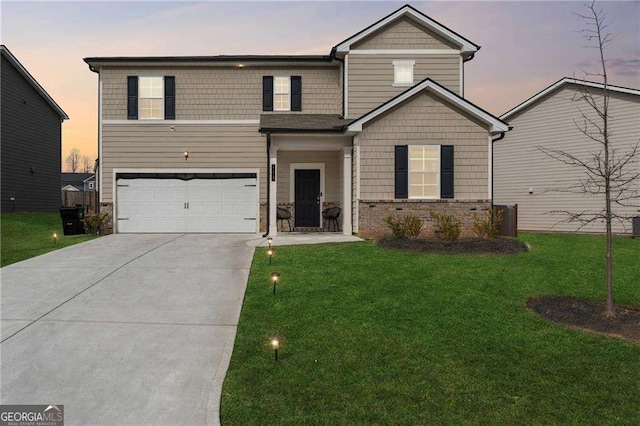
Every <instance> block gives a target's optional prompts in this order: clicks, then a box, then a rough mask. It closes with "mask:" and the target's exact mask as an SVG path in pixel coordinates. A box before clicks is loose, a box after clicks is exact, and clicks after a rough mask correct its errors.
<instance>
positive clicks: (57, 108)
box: [0, 44, 69, 120]
mask: <svg viewBox="0 0 640 426" xmlns="http://www.w3.org/2000/svg"><path fill="white" fill-rule="evenodd" d="M0 53H1V54H2V56H4V57H5V58H7V60H8V61H9V62H10V63H11V65H13V67H14V68H15V69H16V70H18V72H19V73H20V75H22V77H23V78H24V79H25V80H27V82H28V83H29V84H30V85H31V86H32V87H33V88H34V90H35V91H36V92H37V93H38V94H39V95H40V96H41V97H42V98H43V99H44V100H45V101H46V102H47V103H48V104H49V106H51V108H53V110H54V111H55V112H56V113H58V115H59V116H60V118H61V119H62V120H68V119H69V116H68V115H67V113H66V112H64V111H63V110H62V108H60V105H58V104H57V103H56V101H54V100H53V98H52V97H51V96H50V95H49V94H48V93H47V91H46V90H44V88H43V87H42V86H40V83H38V81H37V80H36V79H35V78H33V76H32V75H31V74H30V73H29V71H27V69H26V68H25V67H24V66H22V64H21V63H20V61H18V59H17V58H16V57H15V56H13V54H12V53H11V51H9V49H7V46H5V45H4V44H2V45H0Z"/></svg>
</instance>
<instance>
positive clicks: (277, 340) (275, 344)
mask: <svg viewBox="0 0 640 426" xmlns="http://www.w3.org/2000/svg"><path fill="white" fill-rule="evenodd" d="M269 340H271V347H272V348H273V353H274V355H275V360H276V362H277V361H278V350H280V344H281V343H282V336H271V337H270V338H269Z"/></svg>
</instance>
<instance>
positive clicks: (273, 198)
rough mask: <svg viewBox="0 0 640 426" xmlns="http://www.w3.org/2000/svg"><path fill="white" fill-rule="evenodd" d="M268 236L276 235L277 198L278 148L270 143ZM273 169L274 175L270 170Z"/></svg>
mask: <svg viewBox="0 0 640 426" xmlns="http://www.w3.org/2000/svg"><path fill="white" fill-rule="evenodd" d="M269 167H270V170H269V173H267V174H268V176H269V213H268V214H269V236H270V237H275V236H277V235H278V215H277V211H276V207H277V202H278V201H277V200H278V194H277V190H278V150H277V149H276V148H275V147H274V146H273V145H272V146H271V149H269ZM274 170H275V172H276V173H275V175H272V173H271V172H272V171H274Z"/></svg>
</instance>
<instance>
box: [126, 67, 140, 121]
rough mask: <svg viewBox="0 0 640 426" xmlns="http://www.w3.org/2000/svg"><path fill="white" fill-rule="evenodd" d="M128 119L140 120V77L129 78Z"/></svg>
mask: <svg viewBox="0 0 640 426" xmlns="http://www.w3.org/2000/svg"><path fill="white" fill-rule="evenodd" d="M127 119H128V120H137V119H138V77H137V76H135V75H134V76H128V77H127Z"/></svg>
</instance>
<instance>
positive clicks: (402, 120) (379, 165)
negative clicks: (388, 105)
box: [359, 93, 489, 200]
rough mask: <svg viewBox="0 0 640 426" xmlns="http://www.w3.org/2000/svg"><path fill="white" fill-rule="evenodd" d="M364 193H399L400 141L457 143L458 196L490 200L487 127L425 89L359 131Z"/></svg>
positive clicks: (366, 196)
mask: <svg viewBox="0 0 640 426" xmlns="http://www.w3.org/2000/svg"><path fill="white" fill-rule="evenodd" d="M359 142H360V170H361V171H360V199H361V200H392V199H394V146H395V145H453V146H454V147H455V151H454V152H455V156H454V167H455V170H456V171H455V176H454V187H455V196H454V199H455V200H487V199H489V195H488V179H489V171H488V166H487V162H488V153H489V147H488V137H487V130H486V129H485V128H483V127H482V126H481V125H480V124H478V123H476V122H475V121H473V120H471V119H470V118H468V117H466V116H465V115H463V114H462V113H461V112H459V111H457V110H456V109H454V108H453V107H449V106H447V105H446V104H444V103H443V102H442V101H440V100H437V99H434V98H433V97H432V96H431V95H429V94H426V93H425V94H422V95H419V96H416V97H415V98H413V99H412V100H409V101H408V102H407V103H406V104H405V105H403V106H401V107H398V108H397V109H395V110H393V111H392V112H391V113H389V114H386V115H384V116H383V117H382V118H379V119H376V120H375V121H373V122H372V123H371V124H369V125H366V127H365V128H364V129H363V130H362V132H361V133H360V135H359Z"/></svg>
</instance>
